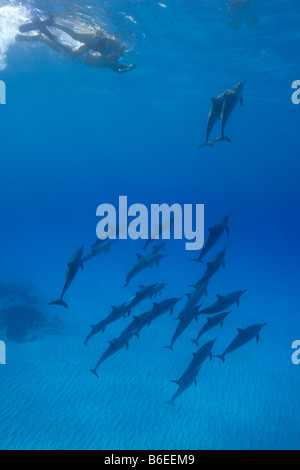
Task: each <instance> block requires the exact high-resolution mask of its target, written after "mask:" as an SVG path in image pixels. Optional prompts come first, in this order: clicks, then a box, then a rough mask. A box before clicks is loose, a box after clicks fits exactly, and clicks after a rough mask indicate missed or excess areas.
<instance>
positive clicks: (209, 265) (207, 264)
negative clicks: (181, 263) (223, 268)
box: [206, 261, 213, 269]
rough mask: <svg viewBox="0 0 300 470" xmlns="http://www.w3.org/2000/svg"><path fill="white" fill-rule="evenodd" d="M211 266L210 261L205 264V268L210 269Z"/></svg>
mask: <svg viewBox="0 0 300 470" xmlns="http://www.w3.org/2000/svg"><path fill="white" fill-rule="evenodd" d="M212 265H213V264H212V262H211V261H209V262H208V263H206V266H207V267H208V269H210V268H211V267H212Z"/></svg>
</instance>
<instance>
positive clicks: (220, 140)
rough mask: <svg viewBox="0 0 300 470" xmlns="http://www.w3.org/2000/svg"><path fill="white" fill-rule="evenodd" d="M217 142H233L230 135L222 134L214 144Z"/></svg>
mask: <svg viewBox="0 0 300 470" xmlns="http://www.w3.org/2000/svg"><path fill="white" fill-rule="evenodd" d="M217 142H231V140H230V139H229V137H226V135H220V137H218V138H217V139H216V140H214V144H215V143H217Z"/></svg>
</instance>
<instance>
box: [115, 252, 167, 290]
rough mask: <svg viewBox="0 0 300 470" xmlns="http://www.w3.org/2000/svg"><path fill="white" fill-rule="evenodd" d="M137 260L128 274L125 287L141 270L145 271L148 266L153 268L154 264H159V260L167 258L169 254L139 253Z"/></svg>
mask: <svg viewBox="0 0 300 470" xmlns="http://www.w3.org/2000/svg"><path fill="white" fill-rule="evenodd" d="M136 256H137V262H136V263H135V264H134V266H133V267H132V268H131V269H130V271H129V273H128V274H127V277H126V284H125V286H124V287H127V286H128V285H129V283H130V281H131V279H132V278H133V277H134V276H136V275H137V274H138V273H139V272H141V271H143V270H144V269H146V268H151V267H152V266H154V265H156V266H158V265H159V262H160V261H161V260H162V259H163V258H166V257H167V255H161V254H160V253H155V252H153V253H151V254H150V255H145V256H143V255H140V254H139V253H137V255H136Z"/></svg>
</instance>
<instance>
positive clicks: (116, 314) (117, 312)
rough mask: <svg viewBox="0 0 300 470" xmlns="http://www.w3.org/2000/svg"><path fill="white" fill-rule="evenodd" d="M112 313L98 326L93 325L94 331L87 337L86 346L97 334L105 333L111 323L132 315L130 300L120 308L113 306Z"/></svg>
mask: <svg viewBox="0 0 300 470" xmlns="http://www.w3.org/2000/svg"><path fill="white" fill-rule="evenodd" d="M111 308H112V312H111V313H110V314H109V315H108V316H107V317H106V318H104V319H103V320H101V321H100V322H99V323H97V325H91V329H92V331H91V332H90V334H89V335H88V336H87V337H86V339H85V341H84V344H85V345H87V343H88V341H89V340H90V339H91V338H93V336H95V335H96V334H98V333H100V332H101V331H102V333H104V331H105V329H106V327H107V326H108V325H110V324H111V323H114V322H116V321H117V320H119V319H120V318H125V317H126V315H128V313H129V314H130V311H131V305H130V300H129V301H128V302H124V303H123V304H121V305H119V306H118V307H116V306H114V305H112V307H111Z"/></svg>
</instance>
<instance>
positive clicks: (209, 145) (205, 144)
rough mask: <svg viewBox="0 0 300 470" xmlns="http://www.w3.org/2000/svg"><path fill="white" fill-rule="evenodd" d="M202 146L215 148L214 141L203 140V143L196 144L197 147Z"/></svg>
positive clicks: (200, 147)
mask: <svg viewBox="0 0 300 470" xmlns="http://www.w3.org/2000/svg"><path fill="white" fill-rule="evenodd" d="M203 147H211V148H215V145H214V142H210V141H206V142H203V144H200V145H199V146H198V149H202V148H203Z"/></svg>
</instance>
